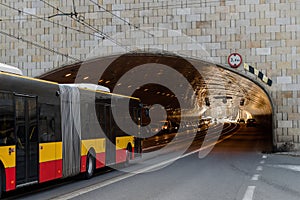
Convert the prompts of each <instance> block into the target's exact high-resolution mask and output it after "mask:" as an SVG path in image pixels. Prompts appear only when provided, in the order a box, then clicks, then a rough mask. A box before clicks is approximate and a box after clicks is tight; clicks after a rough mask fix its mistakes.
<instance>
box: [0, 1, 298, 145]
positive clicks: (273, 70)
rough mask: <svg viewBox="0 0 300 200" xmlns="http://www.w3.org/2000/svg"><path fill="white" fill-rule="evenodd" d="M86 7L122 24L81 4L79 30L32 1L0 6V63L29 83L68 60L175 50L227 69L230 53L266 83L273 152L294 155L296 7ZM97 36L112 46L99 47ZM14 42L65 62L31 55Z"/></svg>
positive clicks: (68, 5) (62, 4)
mask: <svg viewBox="0 0 300 200" xmlns="http://www.w3.org/2000/svg"><path fill="white" fill-rule="evenodd" d="M94 1H95V2H97V3H99V5H101V6H103V8H105V9H107V10H108V11H110V12H112V13H113V14H114V15H117V16H120V17H121V18H122V19H124V20H120V19H119V18H118V17H116V16H114V15H112V14H111V13H109V12H104V10H103V9H99V7H98V6H96V5H94V4H93V3H92V2H91V1H89V0H82V1H76V3H77V4H76V9H77V12H79V15H80V16H81V17H80V19H83V18H84V22H85V23H86V24H85V25H84V24H82V23H79V22H76V20H72V19H71V18H70V17H68V16H56V17H53V18H50V19H48V16H51V15H53V14H56V13H59V12H58V11H57V10H56V9H54V8H51V7H50V6H49V5H46V4H45V3H43V2H42V1H40V0H24V1H22V2H20V1H19V0H2V1H1V3H2V4H5V5H7V6H10V7H11V8H8V7H6V6H3V5H0V19H1V21H0V28H1V31H2V32H1V33H0V41H1V42H0V55H1V62H3V63H7V64H11V65H14V66H18V67H19V68H20V69H22V70H23V72H24V73H25V74H26V75H29V76H36V75H39V74H42V73H44V72H46V71H48V70H50V69H53V68H55V67H58V66H60V65H62V64H66V63H69V62H74V61H75V60H84V59H86V58H87V57H90V56H97V55H100V56H101V55H109V54H111V53H117V52H125V51H129V50H136V49H148V48H154V49H163V50H168V51H175V52H177V53H181V54H185V55H190V56H196V57H199V58H201V59H205V60H209V61H213V62H216V63H220V64H223V65H227V56H228V55H229V54H230V53H232V52H238V53H240V54H241V55H242V56H243V59H244V62H246V63H248V64H250V65H252V66H254V67H256V68H257V69H259V70H261V71H262V72H263V73H264V74H265V75H267V76H268V77H270V78H271V79H272V80H273V85H272V87H268V86H266V87H265V88H266V89H267V90H268V92H269V93H270V94H271V97H272V99H273V101H274V103H275V105H274V109H275V110H274V111H275V113H274V115H275V119H276V120H275V133H276V138H275V139H276V141H277V142H278V145H281V144H283V143H284V142H292V143H295V147H296V148H298V149H300V1H298V0H205V1H194V0H183V1H182V0H181V1H173V0H172V1H171V0H169V1H168V0H94ZM47 2H51V4H52V5H54V6H56V7H58V8H59V9H61V10H62V11H64V12H65V13H70V12H72V11H73V8H72V1H67V0H52V1H48V0H47ZM13 8H16V9H19V10H20V12H19V11H17V10H14V9H13ZM36 16H38V18H37V17H36ZM45 20H50V22H49V21H45ZM125 21H128V22H130V23H131V24H134V25H136V26H138V27H141V28H143V29H145V28H149V29H147V30H146V31H145V30H141V29H135V30H132V29H134V28H133V26H130V25H128V24H127V23H126V22H125ZM51 22H53V23H51ZM87 24H90V25H92V27H94V28H96V29H97V30H98V32H96V31H95V29H94V28H89V27H88V25H87ZM99 30H100V31H103V32H104V33H105V34H107V35H108V36H109V37H112V38H113V42H111V41H110V40H108V39H105V40H102V39H101V37H100V35H101V34H99ZM3 32H5V33H8V34H11V36H12V35H13V36H15V37H18V38H19V40H18V39H16V38H12V37H8V36H5V35H4V34H3ZM151 34H153V36H152V35H151ZM21 38H22V39H23V40H26V41H31V42H34V43H35V44H37V45H42V46H45V47H47V48H50V49H52V50H54V51H57V52H60V53H61V54H66V55H69V56H70V57H66V56H62V55H60V54H57V53H54V52H51V51H48V50H45V49H41V48H38V47H36V46H34V45H32V44H29V43H26V42H24V41H21ZM116 41H117V42H116ZM115 43H118V45H116V44H115ZM120 44H122V45H121V46H122V47H120ZM95 48H96V50H95ZM237 70H239V71H241V72H243V69H237ZM243 73H244V72H243ZM249 76H251V77H253V76H252V75H251V74H249Z"/></svg>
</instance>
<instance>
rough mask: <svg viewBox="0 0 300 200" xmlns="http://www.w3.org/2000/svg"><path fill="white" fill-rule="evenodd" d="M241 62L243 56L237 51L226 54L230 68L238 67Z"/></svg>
mask: <svg viewBox="0 0 300 200" xmlns="http://www.w3.org/2000/svg"><path fill="white" fill-rule="evenodd" d="M242 62H243V58H242V56H241V55H240V54H238V53H232V54H230V55H229V56H228V64H229V65H230V66H231V67H232V68H238V67H239V66H240V65H241V64H242Z"/></svg>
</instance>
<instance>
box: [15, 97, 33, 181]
mask: <svg viewBox="0 0 300 200" xmlns="http://www.w3.org/2000/svg"><path fill="white" fill-rule="evenodd" d="M15 117H16V121H15V127H16V128H15V131H16V133H15V134H16V140H17V141H16V142H17V144H16V185H17V187H18V186H23V185H27V184H32V183H36V182H37V180H38V137H37V133H38V131H37V97H30V96H22V95H15Z"/></svg>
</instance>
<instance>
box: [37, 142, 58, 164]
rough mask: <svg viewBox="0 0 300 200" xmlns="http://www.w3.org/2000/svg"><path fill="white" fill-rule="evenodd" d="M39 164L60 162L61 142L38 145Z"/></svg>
mask: <svg viewBox="0 0 300 200" xmlns="http://www.w3.org/2000/svg"><path fill="white" fill-rule="evenodd" d="M39 151H40V163H41V162H47V161H53V160H61V159H62V142H49V143H40V145H39Z"/></svg>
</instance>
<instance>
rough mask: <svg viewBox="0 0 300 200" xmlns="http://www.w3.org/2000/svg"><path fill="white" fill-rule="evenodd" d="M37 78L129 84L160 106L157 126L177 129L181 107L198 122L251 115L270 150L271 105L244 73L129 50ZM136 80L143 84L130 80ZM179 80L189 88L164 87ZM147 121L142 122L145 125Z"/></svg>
mask: <svg viewBox="0 0 300 200" xmlns="http://www.w3.org/2000/svg"><path fill="white" fill-rule="evenodd" d="M146 65H147V68H146V69H149V70H147V71H144V73H141V72H140V71H139V73H138V74H139V75H138V77H137V76H135V74H134V73H137V70H136V71H134V70H135V69H137V68H138V67H141V66H146ZM158 66H160V67H161V68H157V67H158ZM167 68H170V69H172V71H168V70H166V69H167ZM173 73H174V74H173ZM127 74H131V76H129V77H131V78H128V79H127V80H123V79H122V77H123V76H124V75H127ZM178 74H179V75H178ZM156 77H160V79H159V80H160V82H159V83H160V84H157V83H155V81H153V82H152V81H151V78H152V79H153V80H154V79H155V78H156ZM178 77H179V78H178ZM39 78H41V79H44V80H49V81H55V82H58V83H92V84H99V85H103V86H106V87H108V88H109V89H110V90H111V91H112V92H115V91H118V93H120V92H121V93H122V90H118V88H120V87H122V88H127V89H128V90H129V89H130V88H131V89H130V91H133V92H132V93H131V94H124V95H133V96H134V97H137V98H140V99H141V101H142V102H143V103H144V105H145V106H146V107H147V108H151V107H152V106H153V105H156V104H160V105H162V106H163V107H164V109H165V111H166V118H165V119H163V120H160V122H161V123H162V124H160V125H158V126H160V127H161V128H163V127H164V126H166V125H167V126H172V128H173V129H174V128H176V126H178V124H180V123H181V118H182V116H183V113H182V112H181V111H182V110H184V109H187V108H185V106H186V107H188V108H189V109H190V112H185V115H191V116H192V118H191V121H197V122H200V121H201V120H202V119H208V118H209V119H211V120H212V121H216V122H226V121H228V122H241V121H242V120H244V121H245V122H246V123H247V119H250V118H253V119H255V120H256V124H257V126H259V127H260V128H262V129H263V130H264V134H266V136H267V137H268V144H267V146H266V150H267V151H270V149H272V148H273V146H274V145H275V137H274V133H273V106H272V102H271V100H270V96H269V95H268V93H267V92H266V90H265V89H264V88H263V87H262V86H260V85H259V83H257V82H254V81H253V80H251V79H250V78H248V77H247V76H246V75H244V76H243V75H241V74H238V73H234V72H232V71H230V70H228V69H226V67H223V66H220V65H215V64H212V63H209V62H204V61H201V60H197V59H194V58H185V57H183V56H178V55H174V54H170V53H168V52H164V53H152V52H132V53H127V54H123V55H114V56H107V57H102V58H95V59H91V60H88V61H85V62H78V63H74V64H70V65H66V66H62V67H60V68H57V69H55V70H53V71H50V72H48V73H46V74H43V75H41V76H40V77H39ZM138 78H142V79H144V80H145V82H144V83H143V84H141V85H135V84H133V82H136V80H137V79H138ZM181 78H182V79H184V81H182V80H179V79H181ZM121 80H122V81H121ZM146 81H147V82H146ZM183 82H188V83H189V85H190V86H191V88H192V90H180V91H181V92H180V94H178V93H176V92H174V91H172V89H170V87H169V86H170V85H172V87H173V86H174V87H173V90H174V88H175V90H176V88H180V87H183V86H184V84H183ZM139 83H141V81H140V82H139ZM132 87H134V88H132ZM178 98H181V99H183V100H184V99H185V100H184V101H185V102H186V105H184V106H183V105H181V104H182V103H181V104H180V102H179V101H178ZM170 119H171V120H170ZM186 119H188V118H186ZM164 120H166V121H164ZM162 121H163V122H162ZM149 123H150V122H149V121H148V122H147V121H146V122H145V125H147V124H149ZM241 123H242V122H241ZM197 126H198V125H197ZM160 127H158V128H160ZM177 128H178V127H177Z"/></svg>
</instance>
